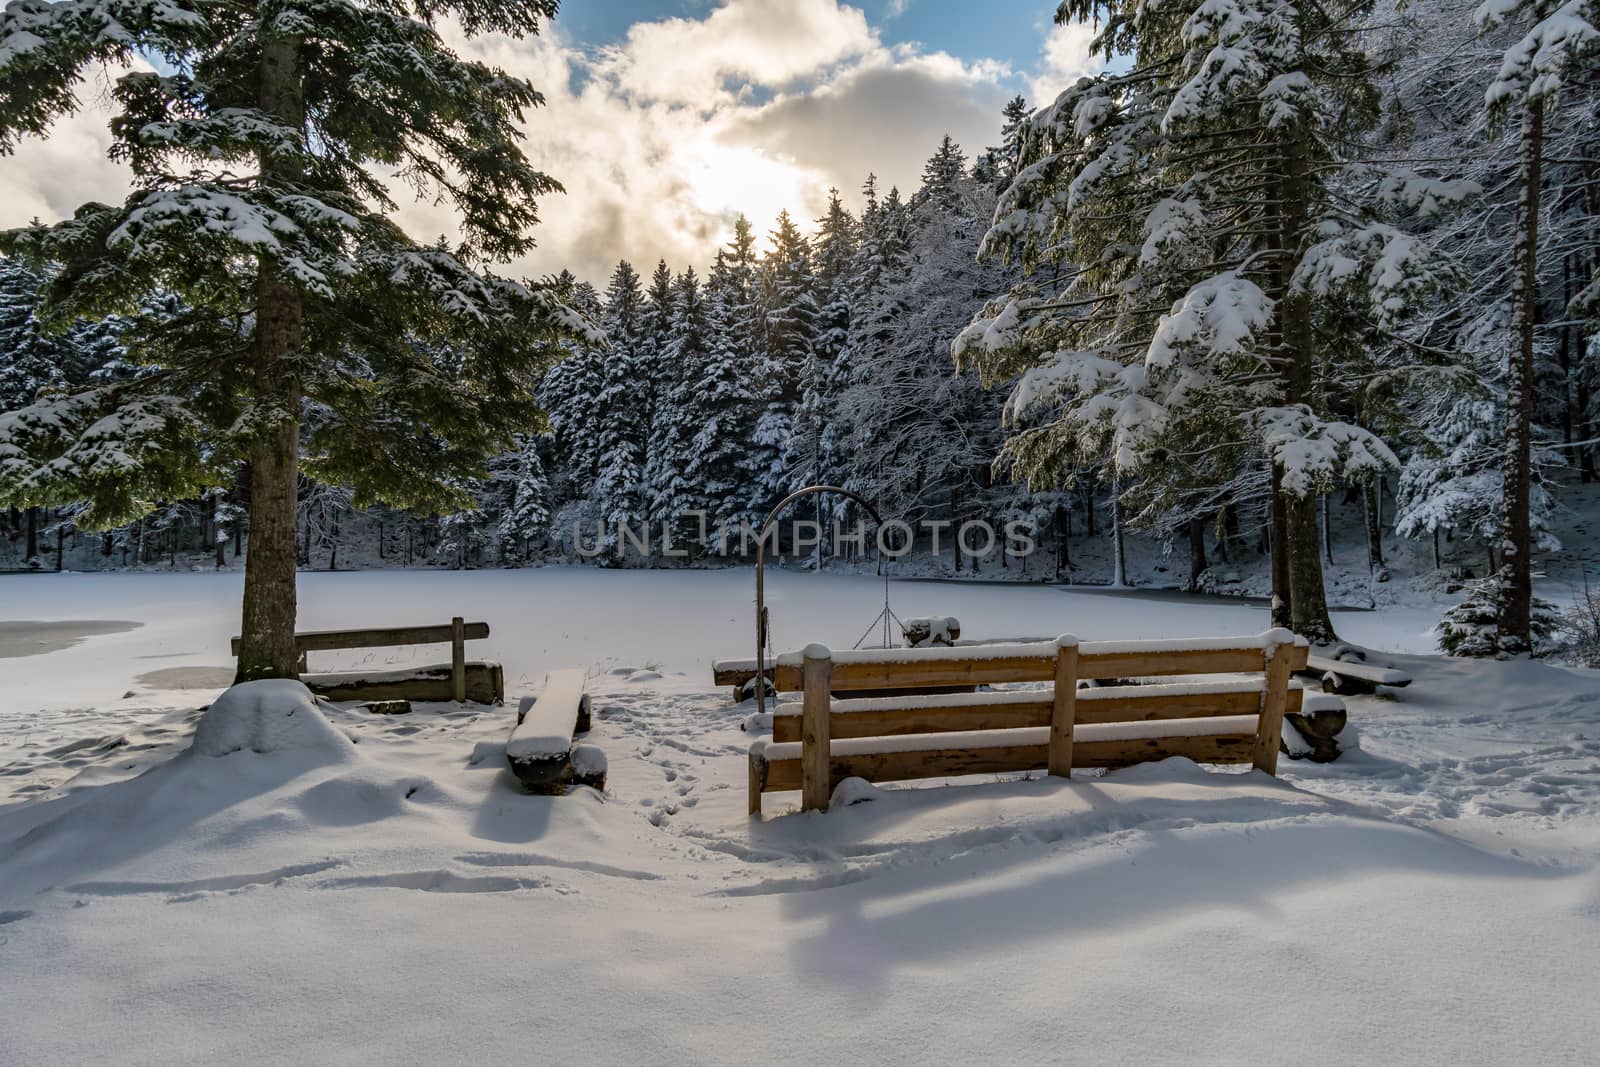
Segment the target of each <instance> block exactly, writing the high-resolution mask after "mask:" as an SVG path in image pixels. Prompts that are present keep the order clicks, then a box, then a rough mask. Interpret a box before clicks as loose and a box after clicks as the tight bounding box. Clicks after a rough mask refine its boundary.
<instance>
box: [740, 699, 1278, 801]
mask: <svg viewBox="0 0 1600 1067" xmlns="http://www.w3.org/2000/svg"><path fill="white" fill-rule="evenodd" d="M1255 720H1256V717H1255V716H1254V715H1250V716H1238V717H1234V718H1231V719H1214V720H1209V721H1210V722H1213V723H1227V724H1228V727H1229V732H1227V733H1215V734H1207V733H1199V734H1185V735H1173V734H1170V733H1169V734H1162V735H1158V736H1138V735H1134V736H1107V734H1106V733H1101V734H1099V735H1096V734H1095V733H1093V730H1094V729H1100V730H1106V731H1109V730H1110V729H1111V728H1109V727H1100V728H1091V729H1090V730H1088V731H1086V730H1085V729H1084V728H1083V727H1077V728H1074V730H1073V742H1072V765H1073V767H1082V768H1090V767H1105V768H1114V767H1126V766H1131V765H1132V764H1135V763H1142V762H1145V761H1147V760H1152V759H1165V758H1168V757H1173V756H1181V757H1185V758H1188V759H1192V760H1194V761H1195V762H1196V763H1249V762H1250V760H1251V758H1252V755H1253V751H1254V746H1255V732H1254V731H1255V725H1256V722H1255ZM1130 725H1132V724H1130ZM1243 731H1248V732H1243ZM976 739H977V738H976V735H960V734H957V735H951V734H938V735H928V736H927V737H926V738H918V739H917V740H926V741H928V742H931V743H934V744H937V745H938V746H939V747H936V748H928V749H922V748H916V749H900V750H892V749H882V748H877V747H875V746H873V745H871V744H870V743H869V745H868V746H867V747H865V748H864V749H863V750H859V751H854V750H851V749H850V748H849V746H850V745H852V744H854V743H859V742H850V741H844V742H835V743H834V744H833V746H832V747H831V749H830V751H831V753H832V754H831V756H830V759H829V772H830V773H829V777H830V779H831V780H832V782H833V784H834V785H837V784H838V783H839V782H841V781H843V780H844V779H845V778H850V777H860V778H865V779H867V780H868V781H873V782H894V781H911V780H915V779H919V778H954V777H958V776H961V775H967V774H1007V773H1014V772H1022V771H1033V770H1043V769H1044V767H1045V765H1046V763H1047V761H1048V759H1049V728H1048V727H1046V728H1045V729H1042V730H1039V729H1029V730H995V731H990V732H989V736H986V737H982V738H981V742H980V743H971V742H972V741H973V740H976ZM877 740H879V739H877V738H873V739H870V741H872V742H875V741H877ZM902 740H903V739H902ZM785 747H786V746H784V745H768V746H767V747H766V752H765V753H758V752H752V753H751V755H752V773H753V774H754V775H755V777H756V779H757V782H758V783H759V788H760V790H761V792H763V793H775V792H782V791H785V790H793V789H799V788H800V760H799V758H798V755H796V756H794V757H793V758H782V757H786V756H787V753H786V752H785ZM794 747H795V748H798V747H799V746H798V745H796V746H794ZM841 749H843V750H842V751H841ZM775 756H776V757H780V758H773V757H775Z"/></svg>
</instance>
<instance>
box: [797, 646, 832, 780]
mask: <svg viewBox="0 0 1600 1067" xmlns="http://www.w3.org/2000/svg"><path fill="white" fill-rule="evenodd" d="M804 671H805V698H804V701H805V702H804V705H803V710H802V713H801V722H800V743H801V745H802V752H801V756H800V763H801V798H800V808H801V810H802V811H827V810H828V801H829V800H830V799H831V798H832V796H833V782H832V781H831V780H830V777H829V774H828V752H829V749H830V747H831V742H832V731H831V729H830V726H831V723H830V721H829V720H830V719H832V717H833V716H832V705H833V695H832V684H831V677H830V676H831V674H832V671H833V659H832V654H831V653H830V652H829V651H828V649H827V647H826V646H825V645H808V646H807V647H806V651H805V667H804Z"/></svg>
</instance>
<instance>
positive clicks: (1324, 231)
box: [957, 0, 1445, 642]
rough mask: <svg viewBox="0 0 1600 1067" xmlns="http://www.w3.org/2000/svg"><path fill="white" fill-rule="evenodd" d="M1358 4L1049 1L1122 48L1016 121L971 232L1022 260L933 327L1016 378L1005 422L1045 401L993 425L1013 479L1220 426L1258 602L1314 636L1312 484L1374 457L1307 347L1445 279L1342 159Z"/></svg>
mask: <svg viewBox="0 0 1600 1067" xmlns="http://www.w3.org/2000/svg"><path fill="white" fill-rule="evenodd" d="M1370 8H1371V4H1370V3H1368V2H1363V0H1357V2H1355V3H1351V4H1339V5H1333V4H1330V3H1327V2H1325V0H1230V2H1225V3H1216V2H1202V0H1179V2H1172V3H1164V4H1161V5H1150V4H1146V3H1142V2H1140V0H1113V2H1111V3H1101V2H1099V0H1069V2H1067V3H1064V4H1062V5H1061V7H1060V8H1059V9H1058V13H1057V17H1058V19H1060V20H1063V21H1064V20H1067V19H1079V20H1087V19H1089V18H1091V17H1095V16H1098V17H1100V18H1101V20H1102V26H1103V28H1102V30H1101V33H1100V35H1099V36H1098V37H1097V38H1096V40H1095V42H1094V48H1095V49H1096V51H1097V52H1099V53H1100V54H1101V55H1104V56H1105V57H1107V59H1108V60H1112V59H1118V60H1120V59H1121V58H1122V57H1131V59H1132V63H1131V66H1130V67H1129V68H1128V69H1126V70H1122V71H1118V72H1116V73H1109V74H1104V75H1101V76H1099V77H1096V78H1092V79H1090V78H1085V79H1082V80H1080V81H1079V82H1078V83H1077V84H1076V85H1075V86H1073V87H1072V88H1069V89H1068V90H1066V91H1065V92H1064V93H1062V94H1061V95H1060V96H1059V97H1058V98H1057V100H1056V101H1055V102H1054V103H1053V104H1052V105H1050V106H1048V107H1046V108H1043V109H1041V110H1040V111H1038V112H1035V113H1034V114H1033V115H1032V116H1031V117H1030V118H1029V119H1028V120H1027V124H1026V126H1027V128H1026V132H1025V134H1024V135H1023V141H1024V144H1025V146H1026V147H1025V150H1024V155H1023V169H1022V170H1021V171H1020V172H1019V174H1018V175H1017V177H1016V178H1015V180H1014V181H1013V182H1012V184H1011V185H1010V186H1009V187H1008V188H1007V189H1006V190H1005V192H1004V194H1003V195H1002V197H1001V201H1000V203H999V205H998V207H997V209H996V211H995V216H994V219H995V221H994V226H993V228H992V230H991V232H990V235H989V237H988V239H987V241H986V248H987V250H988V251H989V252H990V253H991V254H1005V255H1009V256H1012V257H1015V258H1016V259H1017V260H1018V261H1020V262H1021V264H1022V265H1023V266H1024V267H1025V268H1027V269H1028V270H1030V272H1031V273H1032V277H1031V278H1030V279H1029V280H1028V281H1027V282H1026V283H1025V284H1024V285H1022V286H1019V287H1017V288H1016V289H1014V290H1013V292H1012V293H1011V295H1010V296H1009V297H1007V298H1004V299H1001V300H997V301H994V302H992V303H991V305H990V306H989V307H988V308H987V309H986V310H985V312H984V313H983V314H982V315H980V316H978V318H977V319H975V321H974V323H973V324H972V326H971V327H969V329H968V330H967V331H965V332H964V333H963V334H962V336H961V337H960V339H959V340H958V341H957V351H958V354H959V355H961V356H963V357H965V358H969V359H973V360H975V361H976V362H977V363H978V364H979V365H980V366H981V367H982V368H983V370H984V372H985V374H986V375H987V376H988V377H989V379H990V380H992V381H1000V380H1005V379H1008V378H1011V377H1012V376H1015V375H1019V374H1020V375H1022V377H1021V380H1020V383H1019V385H1018V386H1017V388H1016V391H1015V393H1014V395H1013V398H1012V406H1011V411H1012V414H1013V417H1014V418H1020V417H1022V416H1025V415H1028V414H1032V415H1036V416H1037V415H1040V414H1048V415H1049V416H1050V417H1049V418H1047V419H1045V420H1044V421H1041V422H1039V423H1038V424H1036V425H1031V426H1024V427H1021V428H1019V430H1018V432H1017V433H1016V434H1015V436H1013V437H1012V438H1011V440H1010V441H1009V442H1008V444H1007V451H1006V456H1007V458H1008V460H1009V461H1011V462H1012V463H1013V464H1014V466H1015V467H1016V469H1017V470H1019V471H1020V472H1021V473H1023V474H1024V475H1026V476H1028V477H1029V478H1030V479H1032V480H1033V481H1034V482H1035V483H1036V484H1042V485H1055V484H1059V482H1060V481H1061V480H1062V479H1063V478H1070V477H1071V475H1072V472H1073V471H1074V470H1076V469H1082V468H1083V467H1086V466H1089V465H1092V464H1093V463H1094V462H1096V461H1105V460H1109V461H1111V463H1112V464H1113V465H1114V471H1113V473H1114V474H1117V475H1126V476H1128V477H1130V478H1131V477H1139V476H1143V477H1151V476H1161V477H1163V478H1166V477H1175V478H1176V479H1177V480H1176V481H1174V482H1173V483H1172V485H1171V486H1170V488H1171V489H1172V490H1174V491H1178V492H1190V491H1192V490H1193V489H1195V488H1196V487H1197V486H1196V484H1195V482H1194V481H1193V480H1192V479H1190V478H1189V473H1190V472H1189V468H1188V467H1187V465H1186V462H1185V461H1187V460H1188V459H1190V458H1191V457H1194V456H1197V455H1200V454H1203V452H1204V451H1205V450H1207V449H1218V450H1223V451H1226V450H1228V449H1231V448H1237V447H1239V446H1240V445H1241V444H1242V445H1243V446H1244V448H1245V449H1247V450H1248V453H1247V458H1249V459H1250V460H1251V461H1252V462H1256V463H1260V464H1262V465H1264V466H1265V467H1266V468H1267V470H1268V472H1269V474H1270V477H1271V500H1272V515H1273V533H1274V536H1273V618H1274V622H1275V623H1277V624H1279V625H1291V626H1293V628H1294V629H1295V630H1296V631H1297V632H1299V633H1302V634H1304V635H1305V636H1307V637H1309V638H1311V639H1312V640H1313V641H1318V642H1326V641H1331V640H1332V639H1333V637H1334V634H1333V627H1332V622H1331V620H1330V617H1329V613H1328V608H1327V601H1326V596H1325V593H1324V591H1323V585H1322V569H1321V560H1320V532H1319V529H1318V522H1317V507H1316V501H1317V498H1318V495H1319V494H1320V493H1323V492H1326V491H1327V490H1328V489H1329V488H1331V487H1332V486H1333V485H1334V484H1336V483H1337V482H1339V481H1341V480H1362V479H1365V478H1368V477H1371V476H1373V475H1374V474H1376V473H1377V472H1378V471H1380V470H1381V469H1383V468H1384V467H1387V466H1392V465H1393V464H1394V463H1395V459H1394V457H1393V455H1392V454H1391V453H1390V451H1389V449H1388V448H1387V447H1386V446H1385V445H1384V444H1383V442H1381V441H1380V440H1378V439H1377V438H1376V436H1375V435H1373V434H1372V433H1371V432H1370V431H1368V430H1366V429H1364V428H1363V427H1361V426H1359V425H1356V424H1354V423H1352V422H1349V421H1346V420H1345V419H1342V418H1340V417H1338V414H1337V413H1336V411H1335V409H1334V407H1333V406H1332V405H1331V403H1330V398H1331V397H1333V396H1334V395H1335V394H1336V392H1337V390H1336V389H1335V388H1334V385H1335V383H1332V382H1330V380H1329V378H1328V375H1329V373H1330V372H1331V371H1332V370H1333V369H1334V368H1333V366H1332V364H1331V363H1330V362H1329V361H1327V360H1325V359H1324V358H1322V356H1323V354H1324V353H1326V352H1329V351H1345V350H1348V349H1349V348H1350V347H1352V346H1353V345H1354V344H1355V343H1357V341H1358V340H1359V339H1360V338H1361V337H1363V336H1366V335H1367V334H1369V333H1370V332H1371V331H1373V330H1383V331H1388V332H1394V331H1396V330H1398V329H1400V328H1401V324H1402V323H1403V322H1404V321H1405V319H1406V317H1407V314H1408V312H1410V311H1412V310H1413V309H1414V308H1416V307H1417V306H1418V305H1419V304H1421V303H1422V302H1423V301H1424V299H1425V298H1426V297H1427V295H1428V294H1429V293H1430V292H1432V291H1434V290H1435V289H1436V288H1437V286H1438V284H1439V283H1440V282H1441V281H1442V280H1443V278H1444V277H1445V272H1444V270H1443V268H1442V267H1440V266H1439V265H1438V264H1436V263H1435V262H1433V261H1432V260H1430V258H1429V257H1428V255H1427V254H1426V250H1425V247H1424V246H1423V245H1422V244H1421V243H1420V242H1418V241H1417V240H1416V239H1415V238H1414V237H1413V236H1412V235H1411V234H1410V233H1408V232H1406V231H1405V230H1403V229H1401V228H1400V227H1399V226H1398V225H1397V222H1396V219H1395V218H1392V217H1391V214H1392V213H1391V212H1390V211H1389V206H1388V205H1387V204H1386V203H1385V202H1384V200H1383V199H1382V198H1381V197H1380V196H1379V195H1377V194H1378V190H1377V189H1376V188H1374V187H1373V184H1372V183H1370V182H1364V181H1362V180H1361V172H1360V169H1359V167H1358V164H1359V162H1360V160H1359V158H1357V157H1356V156H1355V155H1354V154H1353V153H1354V152H1355V151H1356V148H1357V142H1356V141H1355V140H1354V137H1355V135H1357V134H1359V133H1360V132H1361V131H1362V130H1364V129H1367V128H1370V127H1371V125H1372V124H1373V123H1374V122H1375V121H1376V119H1377V94H1376V89H1375V87H1374V77H1375V75H1374V70H1373V57H1371V56H1370V55H1368V54H1367V53H1366V52H1364V51H1362V50H1361V48H1360V47H1359V45H1360V30H1361V29H1362V28H1363V27H1364V26H1365V20H1366V19H1367V18H1368V17H1369V15H1370ZM1437 186H1438V183H1428V182H1426V181H1419V182H1418V183H1417V184H1416V185H1415V186H1413V187H1410V188H1409V189H1408V190H1407V192H1408V194H1415V195H1408V196H1407V197H1406V199H1408V200H1409V201H1411V203H1413V204H1414V203H1415V202H1416V201H1418V200H1420V199H1421V198H1422V197H1424V196H1426V195H1430V194H1432V193H1434V192H1435V191H1437ZM1441 195H1442V194H1441ZM1236 469H1237V465H1236V464H1235V463H1232V462H1229V463H1226V464H1223V465H1221V466H1219V467H1218V468H1216V470H1215V475H1216V476H1221V477H1229V478H1231V477H1232V476H1233V472H1234V471H1235V470H1236ZM1118 480H1119V481H1121V480H1123V479H1122V478H1120V477H1119V479H1118Z"/></svg>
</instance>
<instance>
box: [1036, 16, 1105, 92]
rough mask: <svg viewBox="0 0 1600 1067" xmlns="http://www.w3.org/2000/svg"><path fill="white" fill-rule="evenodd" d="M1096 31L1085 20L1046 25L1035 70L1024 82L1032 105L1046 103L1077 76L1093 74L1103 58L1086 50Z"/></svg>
mask: <svg viewBox="0 0 1600 1067" xmlns="http://www.w3.org/2000/svg"><path fill="white" fill-rule="evenodd" d="M1099 32H1100V31H1099V30H1098V29H1096V28H1095V27H1093V26H1091V25H1090V24H1089V23H1087V22H1067V23H1062V24H1059V25H1055V26H1052V27H1050V33H1049V34H1048V35H1047V36H1046V37H1045V40H1044V52H1043V54H1042V56H1041V57H1040V64H1039V72H1038V74H1036V75H1035V76H1034V77H1033V78H1032V79H1030V81H1029V84H1028V91H1029V94H1030V98H1031V99H1032V100H1033V103H1034V106H1035V107H1038V106H1041V105H1044V104H1048V103H1050V102H1051V101H1053V100H1055V98H1056V97H1057V96H1058V95H1060V93H1061V91H1062V90H1063V89H1066V88H1068V87H1069V86H1071V85H1072V83H1073V82H1075V81H1077V80H1078V79H1079V78H1083V77H1087V76H1089V75H1092V74H1095V73H1097V72H1098V71H1100V70H1101V69H1102V67H1103V66H1104V62H1103V60H1102V59H1101V58H1100V57H1099V56H1097V55H1095V56H1091V55H1090V54H1089V44H1090V42H1092V41H1093V40H1094V38H1095V35H1096V34H1097V33H1099Z"/></svg>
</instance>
